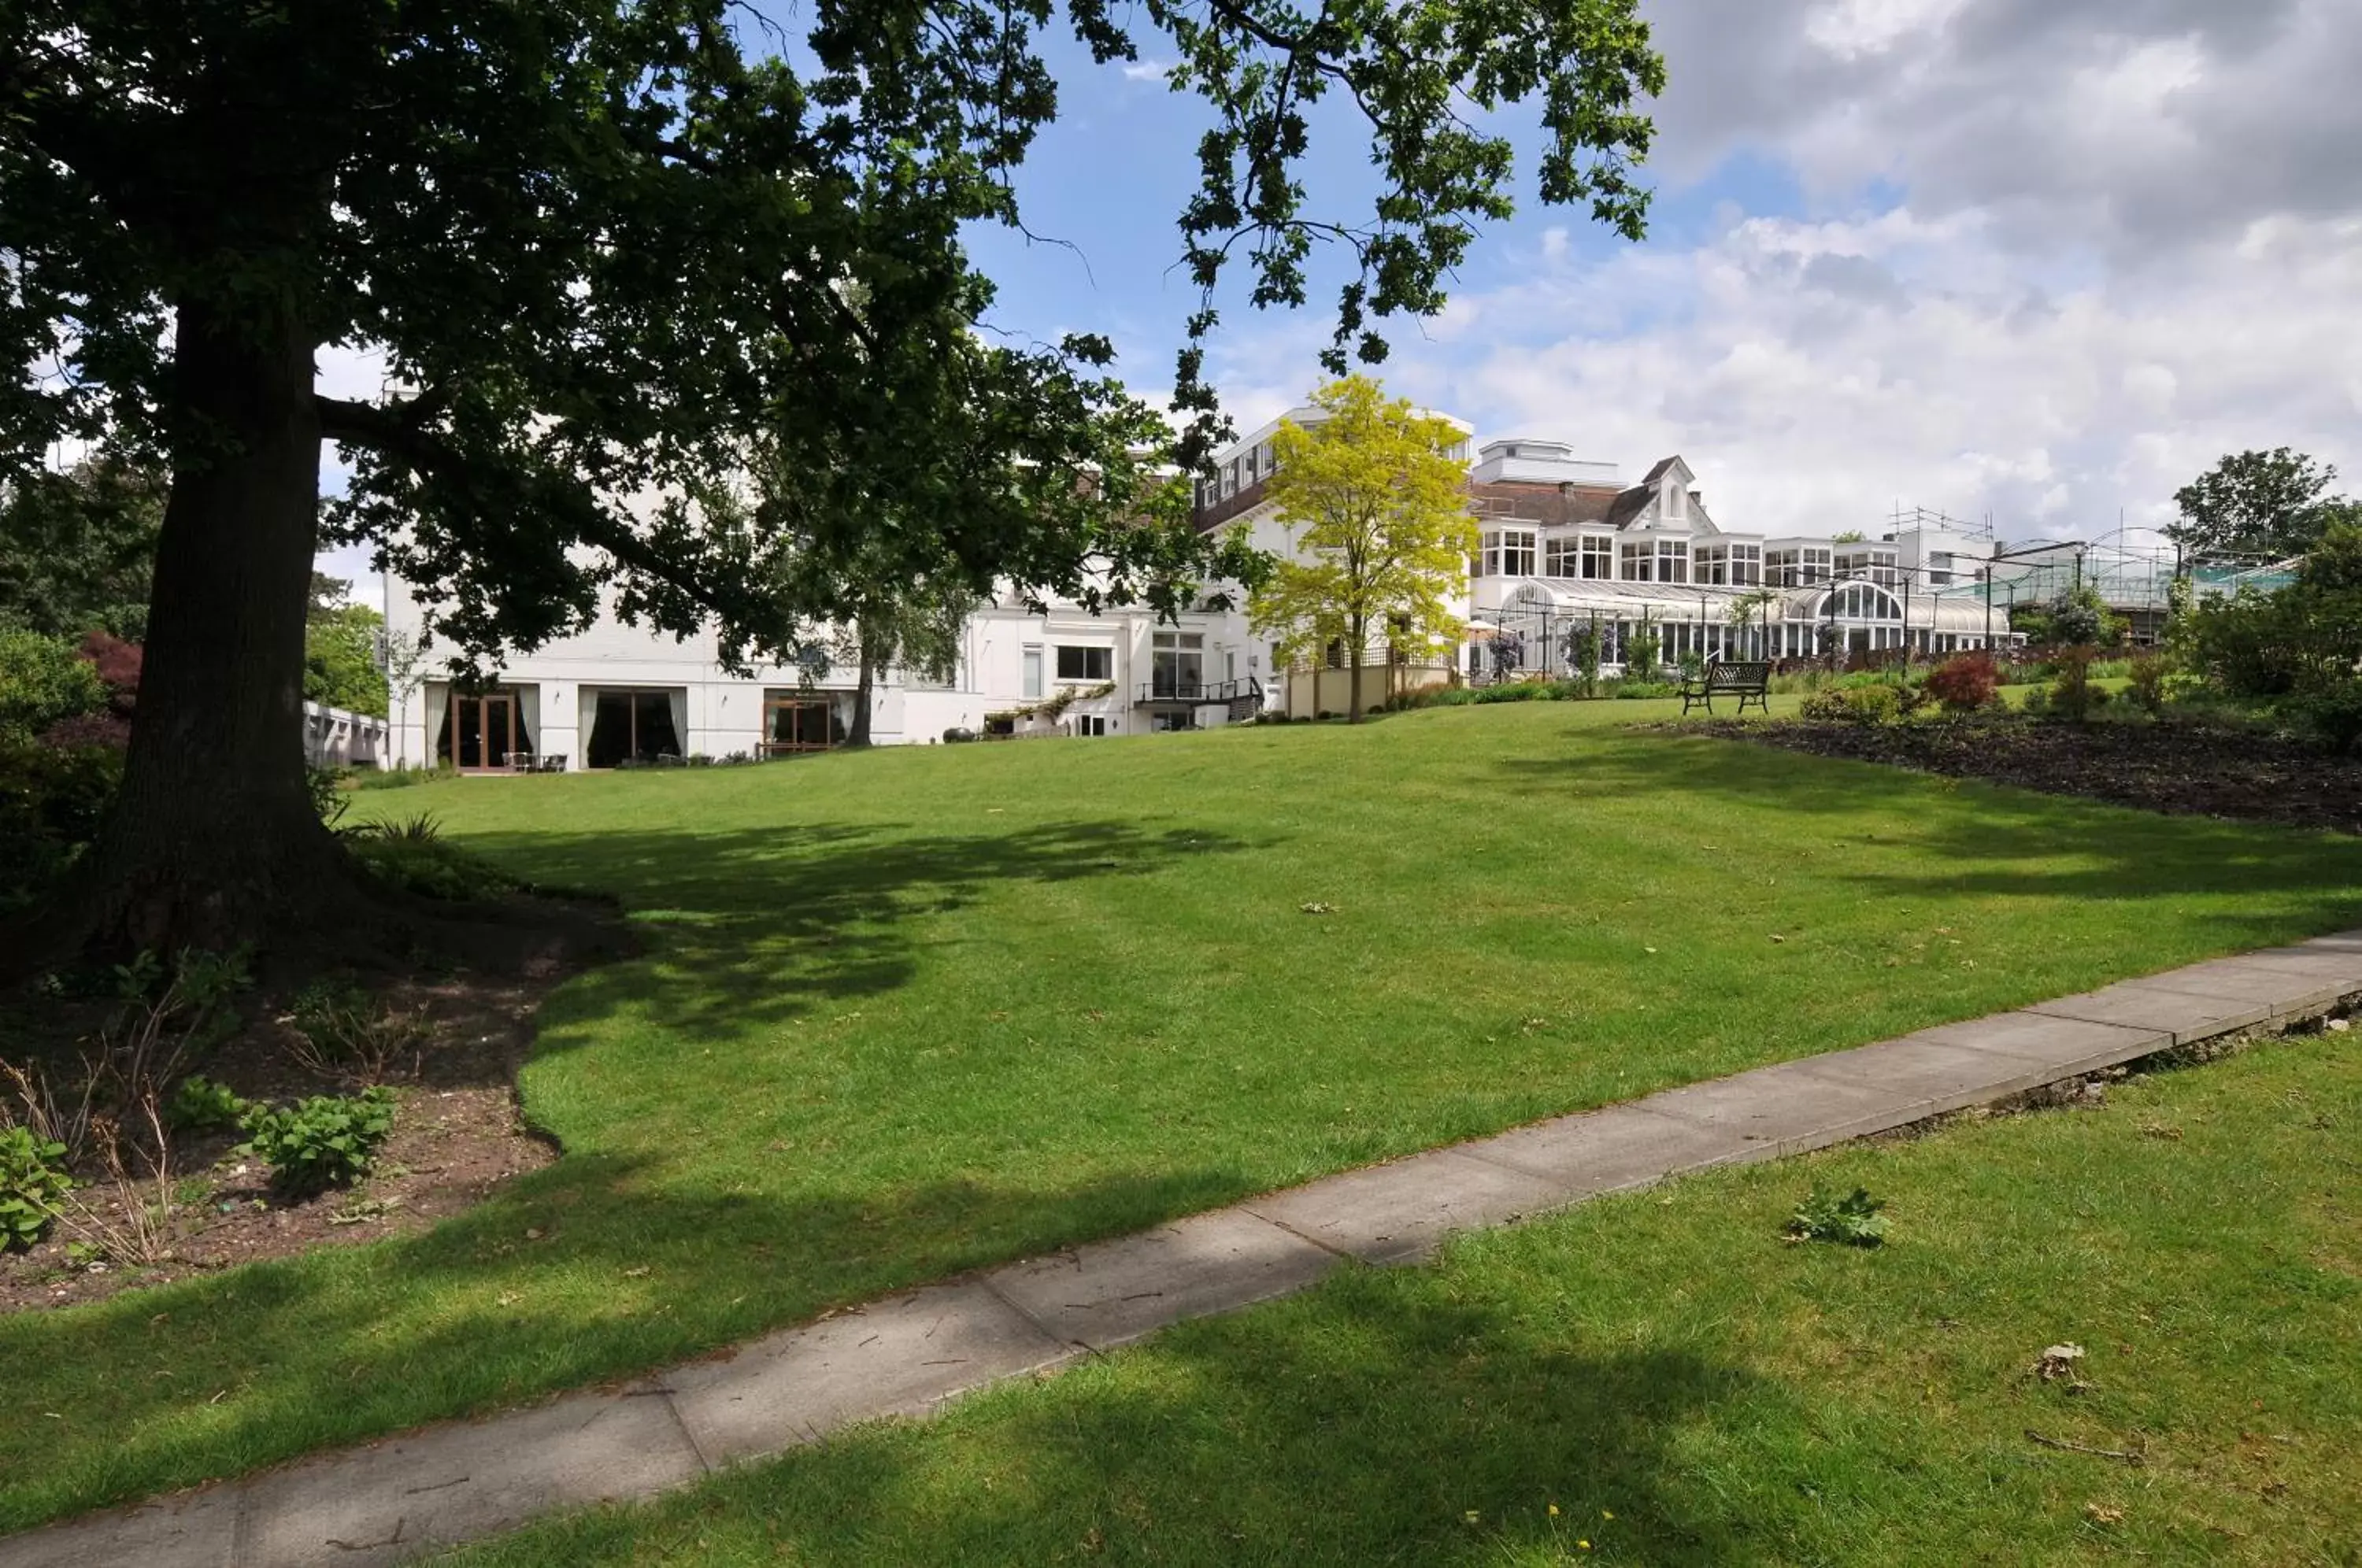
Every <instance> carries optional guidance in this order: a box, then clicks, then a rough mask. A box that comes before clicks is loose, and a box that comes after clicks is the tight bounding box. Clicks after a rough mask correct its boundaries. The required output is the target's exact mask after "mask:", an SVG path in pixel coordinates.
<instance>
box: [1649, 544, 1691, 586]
mask: <svg viewBox="0 0 2362 1568" xmlns="http://www.w3.org/2000/svg"><path fill="white" fill-rule="evenodd" d="M1657 580H1658V581H1659V582H1687V581H1688V580H1690V542H1689V541H1688V540H1687V539H1660V540H1658V541H1657Z"/></svg>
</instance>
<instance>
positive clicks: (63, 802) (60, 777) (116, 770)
mask: <svg viewBox="0 0 2362 1568" xmlns="http://www.w3.org/2000/svg"><path fill="white" fill-rule="evenodd" d="M122 781H123V754H122V753H121V752H119V751H116V750H115V749H114V748H113V747H111V746H62V747H61V746H49V745H35V744H31V743H27V742H18V743H17V744H14V745H11V744H8V743H6V742H0V910H6V909H10V908H14V907H17V906H19V905H22V904H27V903H30V902H31V901H32V900H34V899H35V898H36V897H38V896H39V893H40V891H41V889H43V888H44V887H46V886H47V885H48V884H49V883H50V882H51V881H52V880H54V879H55V878H57V877H58V876H60V875H61V873H63V872H64V870H65V869H66V867H69V866H71V865H72V864H73V862H74V859H75V858H76V857H77V856H80V855H81V854H82V852H83V850H85V849H87V848H88V847H89V846H90V845H91V844H92V843H93V842H94V841H95V840H96V838H97V837H98V829H99V824H100V823H102V822H104V821H105V817H106V813H107V811H108V809H109V808H110V807H112V806H113V805H114V803H115V792H116V788H117V787H118V786H119V785H120V784H121V783H122Z"/></svg>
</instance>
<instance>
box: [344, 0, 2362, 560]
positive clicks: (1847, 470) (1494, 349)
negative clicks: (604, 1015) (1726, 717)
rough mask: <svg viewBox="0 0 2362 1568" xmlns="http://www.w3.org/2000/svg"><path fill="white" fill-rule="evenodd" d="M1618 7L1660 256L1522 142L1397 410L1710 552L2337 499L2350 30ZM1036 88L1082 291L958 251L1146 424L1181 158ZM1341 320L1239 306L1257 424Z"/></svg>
mask: <svg viewBox="0 0 2362 1568" xmlns="http://www.w3.org/2000/svg"><path fill="white" fill-rule="evenodd" d="M1642 6H1643V14H1644V15H1646V16H1647V17H1649V18H1650V23H1651V25H1652V27H1653V28H1655V30H1656V37H1657V39H1658V43H1659V47H1660V48H1661V50H1663V52H1664V54H1665V56H1666V60H1667V64H1668V71H1669V75H1670V82H1669V85H1668V88H1667V91H1666V93H1665V94H1664V95H1663V97H1662V98H1661V100H1659V101H1658V102H1657V103H1655V104H1654V105H1652V113H1653V114H1654V116H1655V119H1656V121H1657V125H1658V131H1659V140H1658V145H1657V149H1656V151H1655V153H1654V155H1653V156H1652V158H1651V160H1650V164H1649V166H1648V168H1647V170H1646V171H1645V172H1646V174H1647V176H1648V178H1649V180H1650V183H1651V184H1652V185H1653V187H1654V188H1655V189H1656V191H1657V203H1656V207H1655V211H1654V216H1653V221H1652V226H1651V231H1650V236H1649V238H1648V239H1647V241H1646V242H1645V243H1643V244H1640V245H1638V246H1634V245H1628V244H1626V243H1625V242H1623V241H1622V240H1620V239H1617V238H1616V237H1613V236H1611V235H1608V234H1606V233H1605V232H1604V231H1601V230H1599V229H1597V228H1596V227H1595V226H1594V225H1592V224H1591V222H1590V221H1589V218H1588V215H1587V214H1585V213H1582V212H1567V211H1551V210H1546V209H1543V208H1542V207H1540V205H1539V204H1538V203H1536V202H1535V201H1534V200H1533V195H1534V191H1533V185H1532V180H1533V173H1532V170H1533V163H1532V160H1531V157H1530V152H1531V147H1530V145H1528V146H1527V147H1526V148H1525V149H1524V150H1525V151H1526V153H1527V154H1528V156H1527V157H1526V158H1525V159H1524V160H1523V161H1522V163H1521V167H1520V171H1519V179H1520V182H1521V183H1520V189H1519V192H1518V195H1519V205H1520V209H1521V210H1520V211H1519V213H1518V216H1517V217H1516V218H1515V219H1514V220H1513V221H1511V222H1509V223H1507V224H1503V225H1500V226H1496V227H1494V228H1492V229H1490V230H1488V231H1487V232H1486V233H1485V235H1484V236H1483V237H1482V238H1480V239H1479V241H1478V242H1477V244H1476V246H1475V248H1474V249H1473V253H1472V254H1471V256H1470V258H1469V259H1468V262H1467V264H1466V265H1465V267H1464V268H1463V269H1462V273H1461V275H1460V276H1459V277H1458V278H1457V279H1456V280H1455V281H1454V282H1453V284H1452V301H1451V305H1450V307H1449V308H1448V309H1447V310H1446V311H1445V312H1444V314H1443V315H1442V316H1440V318H1438V319H1436V320H1434V321H1432V322H1429V323H1426V324H1424V325H1423V326H1422V325H1420V324H1414V323H1397V324H1396V325H1395V327H1394V329H1393V330H1392V331H1391V332H1390V334H1389V337H1390V338H1391V340H1392V343H1393V347H1394V355H1393V358H1392V359H1391V360H1390V361H1389V363H1388V365H1387V366H1386V367H1385V378H1386V380H1387V382H1388V384H1389V386H1390V388H1392V389H1393V390H1395V391H1397V392H1402V393H1404V394H1406V395H1408V396H1412V397H1414V398H1416V399H1418V401H1420V402H1422V403H1428V404H1429V405H1431V406H1435V407H1440V408H1444V409H1448V410H1450V411H1451V412H1453V413H1456V414H1461V415H1462V416H1463V417H1466V418H1468V419H1470V420H1472V421H1473V422H1474V424H1475V425H1476V426H1477V428H1478V430H1479V432H1480V434H1482V435H1485V436H1493V435H1507V434H1520V435H1531V436H1552V437H1557V438H1560V439H1563V440H1567V441H1570V442H1572V443H1573V444H1574V446H1575V447H1577V448H1578V450H1579V451H1580V452H1581V453H1582V455H1584V456H1585V457H1588V458H1595V459H1601V460H1606V461H1612V462H1616V463H1617V464H1619V465H1620V466H1621V467H1622V468H1623V469H1624V471H1625V472H1626V473H1627V474H1628V475H1636V474H1638V473H1639V472H1641V471H1644V470H1645V469H1646V468H1647V467H1648V465H1649V464H1650V463H1651V462H1653V461H1654V460H1655V459H1656V458H1660V457H1662V456H1664V455H1666V454H1668V453H1672V452H1676V451H1678V452H1680V453H1681V454H1683V456H1684V457H1686V458H1688V459H1689V461H1690V463H1691V466H1692V467H1693V468H1694V469H1695V470H1696V471H1697V473H1698V474H1699V476H1700V480H1701V483H1702V485H1703V487H1704V489H1705V491H1706V494H1707V498H1708V502H1709V504H1710V505H1711V507H1712V509H1713V511H1714V513H1715V514H1716V518H1717V520H1719V521H1720V522H1721V523H1723V525H1725V526H1727V527H1733V528H1740V529H1746V530H1749V531H1755V530H1760V531H1762V532H1766V533H1774V534H1776V533H1784V532H1798V531H1807V532H1834V531H1837V530H1839V529H1845V528H1855V527H1868V526H1873V525H1875V524H1876V523H1877V522H1878V520H1879V519H1880V518H1881V517H1882V516H1883V515H1885V514H1886V513H1887V512H1888V511H1889V510H1890V509H1891V508H1893V507H1894V506H1896V505H1918V506H1926V507H1932V508H1937V509H1939V510H1943V511H1947V512H1950V513H1954V514H1955V515H1959V516H1963V517H1976V518H1989V519H1990V520H1991V521H1992V525H1993V527H1994V529H1995V531H1996V532H1997V533H1999V534H2000V535H2001V536H2003V538H2006V539H2011V540H2017V541H2024V540H2028V539H2032V538H2037V537H2058V536H2070V535H2075V536H2102V535H2105V534H2108V533H2110V532H2111V531H2114V530H2116V529H2118V528H2120V527H2129V528H2130V529H2132V530H2133V531H2134V532H2135V535H2136V536H2141V535H2142V532H2143V531H2144V530H2151V529H2154V528H2155V527H2157V526H2158V525H2162V524H2163V523H2164V522H2166V521H2167V520H2168V519H2169V517H2170V516H2171V514H2172V504H2171V495H2172V492H2173V491H2174V489H2175V488H2177V487H2178V486H2180V485H2181V484H2183V483H2185V482H2187V481H2188V480H2190V479H2191V478H2192V477H2194V476H2195V475H2196V474H2198V473H2199V472H2200V471H2202V469H2205V468H2206V467H2207V466H2209V465H2210V464H2211V463H2213V461H2214V460H2215V459H2216V458H2219V457H2221V456H2222V455H2223V454H2224V453H2225V452H2228V451H2235V450H2241V449H2244V448H2246V447H2278V446H2283V445H2285V446H2290V447H2297V448H2299V449H2301V450H2305V451H2309V452H2311V453H2312V454H2313V455H2315V456H2316V457H2319V458H2323V459H2325V460H2328V461H2330V462H2333V463H2335V464H2337V465H2339V466H2340V467H2341V468H2343V469H2345V470H2346V472H2347V475H2348V480H2347V487H2348V488H2351V489H2362V435H2357V433H2362V311H2357V310H2356V308H2355V302H2356V301H2357V300H2362V159H2357V158H2356V156H2355V155H2354V149H2355V148H2356V147H2357V146H2362V94H2357V93H2356V92H2355V91H2354V87H2353V83H2355V82H2356V81H2357V80H2362V6H2356V4H2354V0H2241V3H2240V4H2238V5H2235V6H2234V5H2231V4H2228V3H2226V0H1642ZM1142 53H1143V56H1144V57H1145V59H1144V60H1143V62H1142V64H1143V66H1145V65H1147V64H1151V63H1153V61H1154V60H1155V57H1156V48H1155V43H1154V40H1153V39H1143V45H1142ZM1058 59H1059V63H1060V66H1061V68H1062V72H1061V74H1062V94H1063V96H1062V104H1063V114H1062V117H1061V118H1060V120H1059V121H1058V123H1057V124H1056V125H1055V126H1054V127H1052V128H1050V129H1049V130H1048V131H1047V132H1045V133H1044V134H1043V137H1042V138H1041V140H1040V142H1039V144H1038V146H1037V149H1036V151H1035V154H1034V156H1033V158H1032V161H1031V163H1030V164H1029V166H1028V168H1027V169H1026V170H1025V171H1024V173H1023V175H1022V177H1021V185H1020V192H1021V198H1022V200H1023V203H1024V207H1025V212H1026V215H1027V219H1028V222H1029V224H1030V226H1032V229H1033V230H1034V231H1035V232H1036V233H1037V234H1040V235H1043V236H1045V237H1054V238H1057V239H1064V240H1066V241H1069V242H1071V244H1072V245H1073V246H1074V247H1075V248H1076V250H1079V252H1080V254H1079V255H1077V254H1076V250H1070V249H1067V248H1062V247H1060V246H1057V245H1053V244H1029V243H1027V242H1026V241H1025V240H1023V239H1022V238H1021V237H1017V236H1014V235H1010V234H1007V233H979V234H977V236H976V237H975V239H974V247H973V248H974V250H975V253H976V255H977V258H978V259H979V260H980V262H981V263H982V264H983V265H984V267H985V269H986V270H987V271H988V273H989V274H990V275H992V276H993V277H994V278H995V279H996V280H997V281H998V282H999V290H1000V294H999V304H998V306H997V308H996V310H995V311H994V313H993V318H992V325H993V326H996V327H997V328H999V330H1003V331H1006V332H1010V333H1014V334H1018V335H1020V336H1025V337H1040V338H1045V339H1046V338H1052V337H1055V336H1057V335H1058V334H1060V333H1063V332H1066V331H1074V330H1087V331H1096V332H1101V333H1104V334H1106V335H1107V336H1108V337H1110V338H1111V339H1112V340H1113V341H1114V342H1115V344H1116V345H1117V347H1118V348H1119V350H1120V354H1121V356H1122V358H1121V362H1120V373H1121V374H1122V375H1123V376H1124V377H1125V379H1126V380H1127V381H1129V382H1130V383H1131V385H1132V386H1133V387H1134V388H1135V390H1138V391H1140V392H1142V393H1144V394H1151V395H1153V394H1156V393H1158V392H1163V391H1164V390H1165V389H1166V388H1167V387H1169V384H1170V377H1171V373H1172V356H1173V351H1174V348H1175V346H1176V345H1177V343H1178V341H1179V337H1180V329H1181V325H1182V322H1183V319H1184V317H1185V316H1186V315H1187V314H1188V312H1189V310H1190V309H1191V308H1192V306H1193V304H1195V300H1194V294H1193V291H1192V290H1191V289H1190V287H1189V286H1188V285H1187V282H1185V281H1184V280H1182V279H1180V278H1179V277H1177V276H1175V275H1172V274H1171V273H1170V272H1169V271H1168V270H1169V269H1170V268H1171V266H1172V263H1173V262H1174V260H1175V258H1176V257H1177V256H1178V255H1179V252H1180V240H1179V237H1178V234H1177V232H1176V231H1175V226H1174V223H1175V216H1176V215H1177V214H1178V213H1179V211H1180V209H1181V206H1182V204H1183V202H1184V201H1185V200H1186V199H1187V194H1188V192H1189V190H1190V187H1191V183H1192V178H1193V171H1194V168H1195V149H1196V142H1197V138H1198V133H1199V131H1200V129H1201V128H1202V127H1203V124H1204V119H1203V116H1202V114H1201V113H1200V112H1199V111H1198V109H1197V107H1196V105H1194V103H1193V102H1192V101H1191V100H1190V99H1188V98H1187V97H1186V96H1176V95H1175V94H1170V93H1169V92H1168V91H1167V90H1166V88H1165V85H1164V83H1163V82H1162V81H1161V80H1159V79H1157V78H1156V76H1155V75H1154V73H1153V72H1151V71H1148V70H1144V69H1134V70H1132V71H1131V72H1126V71H1125V70H1124V69H1123V68H1121V67H1120V66H1109V67H1104V68H1096V67H1093V66H1091V65H1090V63H1089V61H1087V58H1086V57H1084V56H1083V55H1082V54H1081V53H1080V51H1079V50H1074V49H1072V48H1071V47H1065V48H1062V49H1061V50H1059V51H1058ZM1511 121H1512V123H1523V121H1522V119H1521V118H1520V117H1519V116H1514V115H1513V116H1511ZM1317 128H1318V130H1319V131H1320V132H1321V133H1323V134H1322V135H1321V136H1320V137H1319V140H1318V142H1317V145H1316V149H1315V157H1314V160H1313V162H1312V165H1311V170H1310V180H1309V183H1310V185H1311V189H1312V193H1313V198H1314V204H1315V205H1316V206H1317V207H1320V208H1325V209H1327V210H1328V211H1330V212H1331V213H1334V214H1337V215H1352V214H1355V213H1357V212H1359V211H1360V210H1361V208H1362V204H1364V203H1366V200H1367V197H1368V194H1369V179H1370V175H1369V171H1368V168H1367V162H1366V148H1365V144H1364V143H1363V141H1362V139H1361V138H1359V137H1358V136H1357V135H1356V134H1355V127H1352V125H1351V124H1350V123H1348V122H1347V121H1346V120H1345V119H1344V118H1343V117H1342V116H1330V117H1329V118H1328V119H1326V120H1325V121H1324V122H1323V123H1322V124H1320V125H1319V127H1317ZM1335 282H1336V276H1335V273H1334V271H1333V269H1331V270H1330V271H1326V272H1320V273H1316V281H1315V292H1314V296H1313V300H1312V302H1311V304H1309V305H1308V307H1307V308H1306V309H1304V310H1302V311H1298V312H1265V313H1257V312H1254V311H1253V310H1251V309H1249V308H1247V307H1246V306H1245V304H1243V298H1244V294H1243V289H1242V287H1232V288H1229V289H1226V290H1225V295H1224V297H1223V298H1222V299H1221V300H1220V304H1222V306H1223V309H1224V321H1223V325H1222V326H1221V328H1220V332H1219V334H1218V336H1217V337H1216V338H1215V339H1214V341H1213V344H1212V347H1211V352H1210V355H1209V370H1210V372H1211V374H1212V376H1213V378H1214V380H1215V381H1216V384H1217V385H1218V387H1219V388H1220V391H1221V393H1222V396H1223V398H1224V402H1225V404H1226V406H1227V407H1228V408H1229V409H1230V410H1231V412H1232V413H1233V415H1234V417H1235V418H1236V419H1237V420H1238V421H1239V422H1240V423H1241V425H1242V426H1245V425H1253V424H1254V423H1257V422H1259V421H1260V420H1262V419H1264V418H1265V417H1268V416H1270V415H1271V414H1275V413H1277V412H1279V411H1280V410H1282V409H1285V408H1286V407H1287V406H1289V405H1290V404H1291V403H1294V402H1296V401H1297V400H1299V399H1300V398H1301V397H1302V395H1303V394H1304V392H1306V391H1308V389H1309V388H1310V387H1311V386H1312V385H1313V384H1314V383H1315V382H1316V381H1317V379H1318V376H1319V370H1318V364H1317V361H1316V359H1315V355H1316V353H1317V352H1318V350H1319V348H1320V347H1321V345H1322V344H1323V343H1324V342H1325V341H1326V338H1327V336H1328V331H1329V318H1328V315H1327V312H1328V309H1329V308H1330V302H1331V301H1332V300H1333V297H1334V288H1335ZM354 370H355V367H353V366H352V365H351V364H349V363H339V364H335V365H330V364H325V363H324V371H326V374H327V378H328V380H329V381H330V382H331V383H332V384H335V383H337V381H338V380H339V378H350V377H352V375H353V373H354ZM363 380H364V381H365V380H366V377H365V376H364V377H363ZM339 569H342V570H347V571H358V572H364V573H365V571H366V568H365V565H360V564H359V563H356V562H354V561H353V560H351V559H350V558H346V559H345V560H343V561H342V562H340V563H339Z"/></svg>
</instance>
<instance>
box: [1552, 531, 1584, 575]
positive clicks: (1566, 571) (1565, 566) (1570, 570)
mask: <svg viewBox="0 0 2362 1568" xmlns="http://www.w3.org/2000/svg"><path fill="white" fill-rule="evenodd" d="M1580 559H1581V556H1580V553H1579V541H1577V540H1573V539H1552V540H1551V541H1550V543H1549V544H1547V545H1545V546H1544V547H1542V574H1543V575H1544V576H1545V577H1581V576H1582V575H1583V572H1582V570H1581V568H1580V567H1579V565H1578V564H1577V563H1578V562H1579V561H1580Z"/></svg>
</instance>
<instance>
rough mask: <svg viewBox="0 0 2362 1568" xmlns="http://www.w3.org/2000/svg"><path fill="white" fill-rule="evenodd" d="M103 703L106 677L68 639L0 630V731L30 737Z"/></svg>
mask: <svg viewBox="0 0 2362 1568" xmlns="http://www.w3.org/2000/svg"><path fill="white" fill-rule="evenodd" d="M105 706H106V683H105V681H103V680H101V679H99V677H98V670H97V669H96V668H94V666H93V665H92V664H91V662H90V660H88V659H86V658H84V657H82V656H81V655H80V654H78V653H76V652H75V651H74V650H73V648H72V646H70V645H68V644H65V643H61V642H60V641H58V640H57V639H56V638H54V637H45V636H42V635H40V634H39V633H37V632H21V631H0V737H14V738H16V739H17V740H20V741H21V740H30V739H31V738H32V737H34V736H35V735H38V734H40V733H41V732H42V731H44V730H46V729H48V728H49V727H50V725H52V724H54V723H58V722H59V721H60V720H61V719H72V718H75V717H78V716H80V715H82V714H84V713H95V712H98V711H99V710H101V709H103V708H105Z"/></svg>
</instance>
